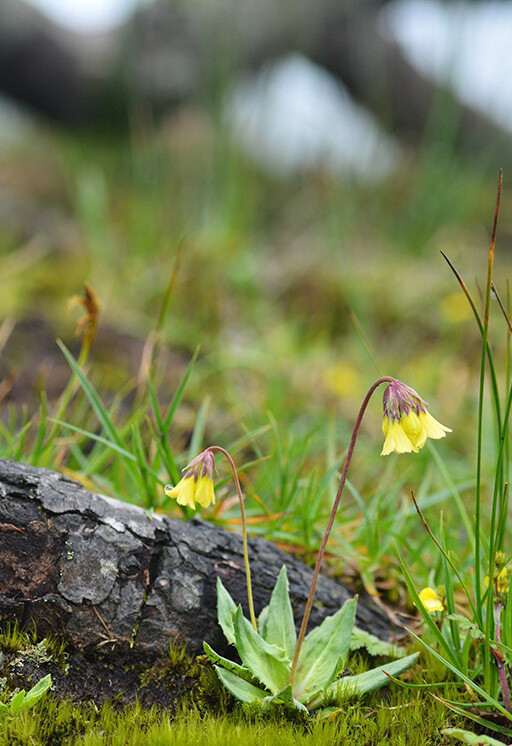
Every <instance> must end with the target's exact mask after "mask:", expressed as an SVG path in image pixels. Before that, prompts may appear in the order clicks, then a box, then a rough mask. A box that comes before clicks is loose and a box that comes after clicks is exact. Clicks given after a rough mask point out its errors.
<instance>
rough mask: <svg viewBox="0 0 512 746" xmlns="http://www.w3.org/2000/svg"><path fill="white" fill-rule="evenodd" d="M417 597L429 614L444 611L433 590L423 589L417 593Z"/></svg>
mask: <svg viewBox="0 0 512 746" xmlns="http://www.w3.org/2000/svg"><path fill="white" fill-rule="evenodd" d="M419 597H420V601H421V603H422V604H423V606H424V607H425V608H426V610H427V611H429V612H430V613H431V614H432V613H434V611H442V610H443V609H444V606H443V604H442V603H441V601H440V600H439V598H438V596H437V593H436V592H435V590H434V589H433V588H428V587H427V588H423V590H422V591H420V593H419Z"/></svg>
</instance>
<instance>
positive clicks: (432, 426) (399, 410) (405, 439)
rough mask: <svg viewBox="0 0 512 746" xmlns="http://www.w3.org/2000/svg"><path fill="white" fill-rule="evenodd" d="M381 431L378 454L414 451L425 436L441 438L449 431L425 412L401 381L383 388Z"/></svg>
mask: <svg viewBox="0 0 512 746" xmlns="http://www.w3.org/2000/svg"><path fill="white" fill-rule="evenodd" d="M383 406H384V419H383V422H382V430H383V432H384V435H385V436H386V438H385V440H384V446H383V448H382V451H381V456H388V455H389V454H390V453H393V452H395V453H411V452H414V453H418V451H419V449H420V448H422V447H423V446H424V445H425V442H426V440H427V438H434V439H436V440H437V439H439V438H444V437H445V435H446V433H451V430H450V429H449V428H448V427H445V426H444V425H441V423H440V422H438V421H437V420H436V419H434V417H432V415H431V414H430V413H429V412H428V411H427V406H428V405H427V403H426V402H425V401H424V400H423V399H422V398H421V396H420V395H419V394H418V393H416V391H414V389H411V388H410V387H409V386H406V385H405V383H402V382H401V381H396V380H395V381H393V382H392V383H390V384H389V386H387V388H386V390H385V391H384V399H383Z"/></svg>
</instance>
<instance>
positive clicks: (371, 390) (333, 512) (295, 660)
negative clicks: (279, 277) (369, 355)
mask: <svg viewBox="0 0 512 746" xmlns="http://www.w3.org/2000/svg"><path fill="white" fill-rule="evenodd" d="M394 380H395V379H394V378H390V377H389V376H383V377H382V378H379V379H377V380H376V381H375V383H374V384H372V386H370V388H369V389H368V393H367V394H366V396H365V398H364V400H363V403H362V404H361V409H360V410H359V414H358V415H357V419H356V422H355V425H354V429H353V431H352V437H351V439H350V444H349V447H348V451H347V456H346V458H345V463H344V465H343V471H342V474H341V479H340V484H339V487H338V492H337V493H336V497H335V499H334V503H333V506H332V510H331V515H330V517H329V522H328V523H327V528H326V529H325V533H324V537H323V539H322V544H321V546H320V550H319V552H318V556H317V558H316V565H315V570H314V572H313V579H312V581H311V587H310V589H309V596H308V600H307V601H306V608H305V609H304V617H303V619H302V624H301V627H300V631H299V637H298V639H297V645H296V647H295V653H294V656H293V661H292V670H291V674H290V683H291V685H292V686H293V679H294V677H295V671H296V670H297V663H298V661H299V654H300V649H301V647H302V643H303V641H304V637H305V634H306V629H307V626H308V622H309V617H310V614H311V609H312V607H313V599H314V596H315V590H316V584H317V582H318V576H319V574H320V568H321V566H322V561H323V558H324V554H325V547H326V546H327V542H328V540H329V536H330V533H331V529H332V526H333V523H334V519H335V517H336V512H337V510H338V506H339V504H340V500H341V495H342V492H343V488H344V487H345V482H346V481H347V473H348V467H349V466H350V461H351V460H352V454H353V453H354V447H355V445H356V440H357V436H358V434H359V428H360V427H361V422H362V421H363V417H364V413H365V412H366V408H367V406H368V403H369V401H370V399H371V398H372V395H373V393H374V392H375V390H376V389H377V388H378V387H379V386H380V385H381V383H393V381H394Z"/></svg>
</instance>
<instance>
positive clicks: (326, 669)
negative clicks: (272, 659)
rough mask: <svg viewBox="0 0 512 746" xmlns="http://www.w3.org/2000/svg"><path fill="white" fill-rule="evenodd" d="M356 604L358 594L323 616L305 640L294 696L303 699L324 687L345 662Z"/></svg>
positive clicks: (305, 699) (303, 700)
mask: <svg viewBox="0 0 512 746" xmlns="http://www.w3.org/2000/svg"><path fill="white" fill-rule="evenodd" d="M356 606H357V597H356V598H353V599H350V600H349V601H345V603H344V604H343V606H342V607H341V609H340V610H339V611H337V612H336V614H333V615H332V616H329V617H327V619H324V621H323V622H322V624H321V625H320V626H319V627H317V628H316V629H314V630H313V631H312V632H310V633H309V635H308V636H307V637H306V639H305V640H304V644H303V646H302V649H301V651H300V656H299V664H298V667H297V673H296V676H295V685H294V694H295V697H296V698H297V699H299V700H300V701H301V702H307V701H308V700H309V699H311V697H313V695H314V694H316V693H317V692H319V691H321V690H323V689H325V687H326V686H328V685H329V684H330V683H331V682H332V681H333V679H334V678H335V676H336V675H337V674H338V672H339V670H340V668H342V667H343V666H344V665H345V661H346V660H347V655H348V651H349V647H350V635H351V632H352V628H353V626H354V619H355V614H356Z"/></svg>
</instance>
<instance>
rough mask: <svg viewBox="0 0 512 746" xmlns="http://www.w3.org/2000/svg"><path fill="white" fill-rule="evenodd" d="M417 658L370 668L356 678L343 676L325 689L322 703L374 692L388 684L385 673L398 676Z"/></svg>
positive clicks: (416, 654)
mask: <svg viewBox="0 0 512 746" xmlns="http://www.w3.org/2000/svg"><path fill="white" fill-rule="evenodd" d="M417 658H418V653H413V654H412V655H408V656H407V657H406V658H401V659H400V660H398V661H391V663H385V664H384V665H383V666H379V667H378V668H372V669H371V670H370V671H365V672H364V673H360V674H357V675H356V676H344V677H343V678H342V679H339V680H338V681H335V682H334V684H331V686H329V687H328V688H327V689H326V691H325V692H324V695H323V702H324V704H329V703H331V702H334V703H335V702H336V701H337V700H338V699H339V698H340V697H344V696H345V697H346V696H347V695H354V696H356V697H358V696H362V695H363V694H367V693H368V692H374V691H375V690H376V689H380V688H381V687H383V686H385V685H386V684H388V683H389V679H388V677H387V676H386V674H385V673H384V672H385V671H386V672H387V673H389V674H390V676H399V675H400V674H401V673H403V672H404V671H407V669H408V668H410V667H411V666H412V665H413V664H414V663H415V662H416V659H417Z"/></svg>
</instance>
